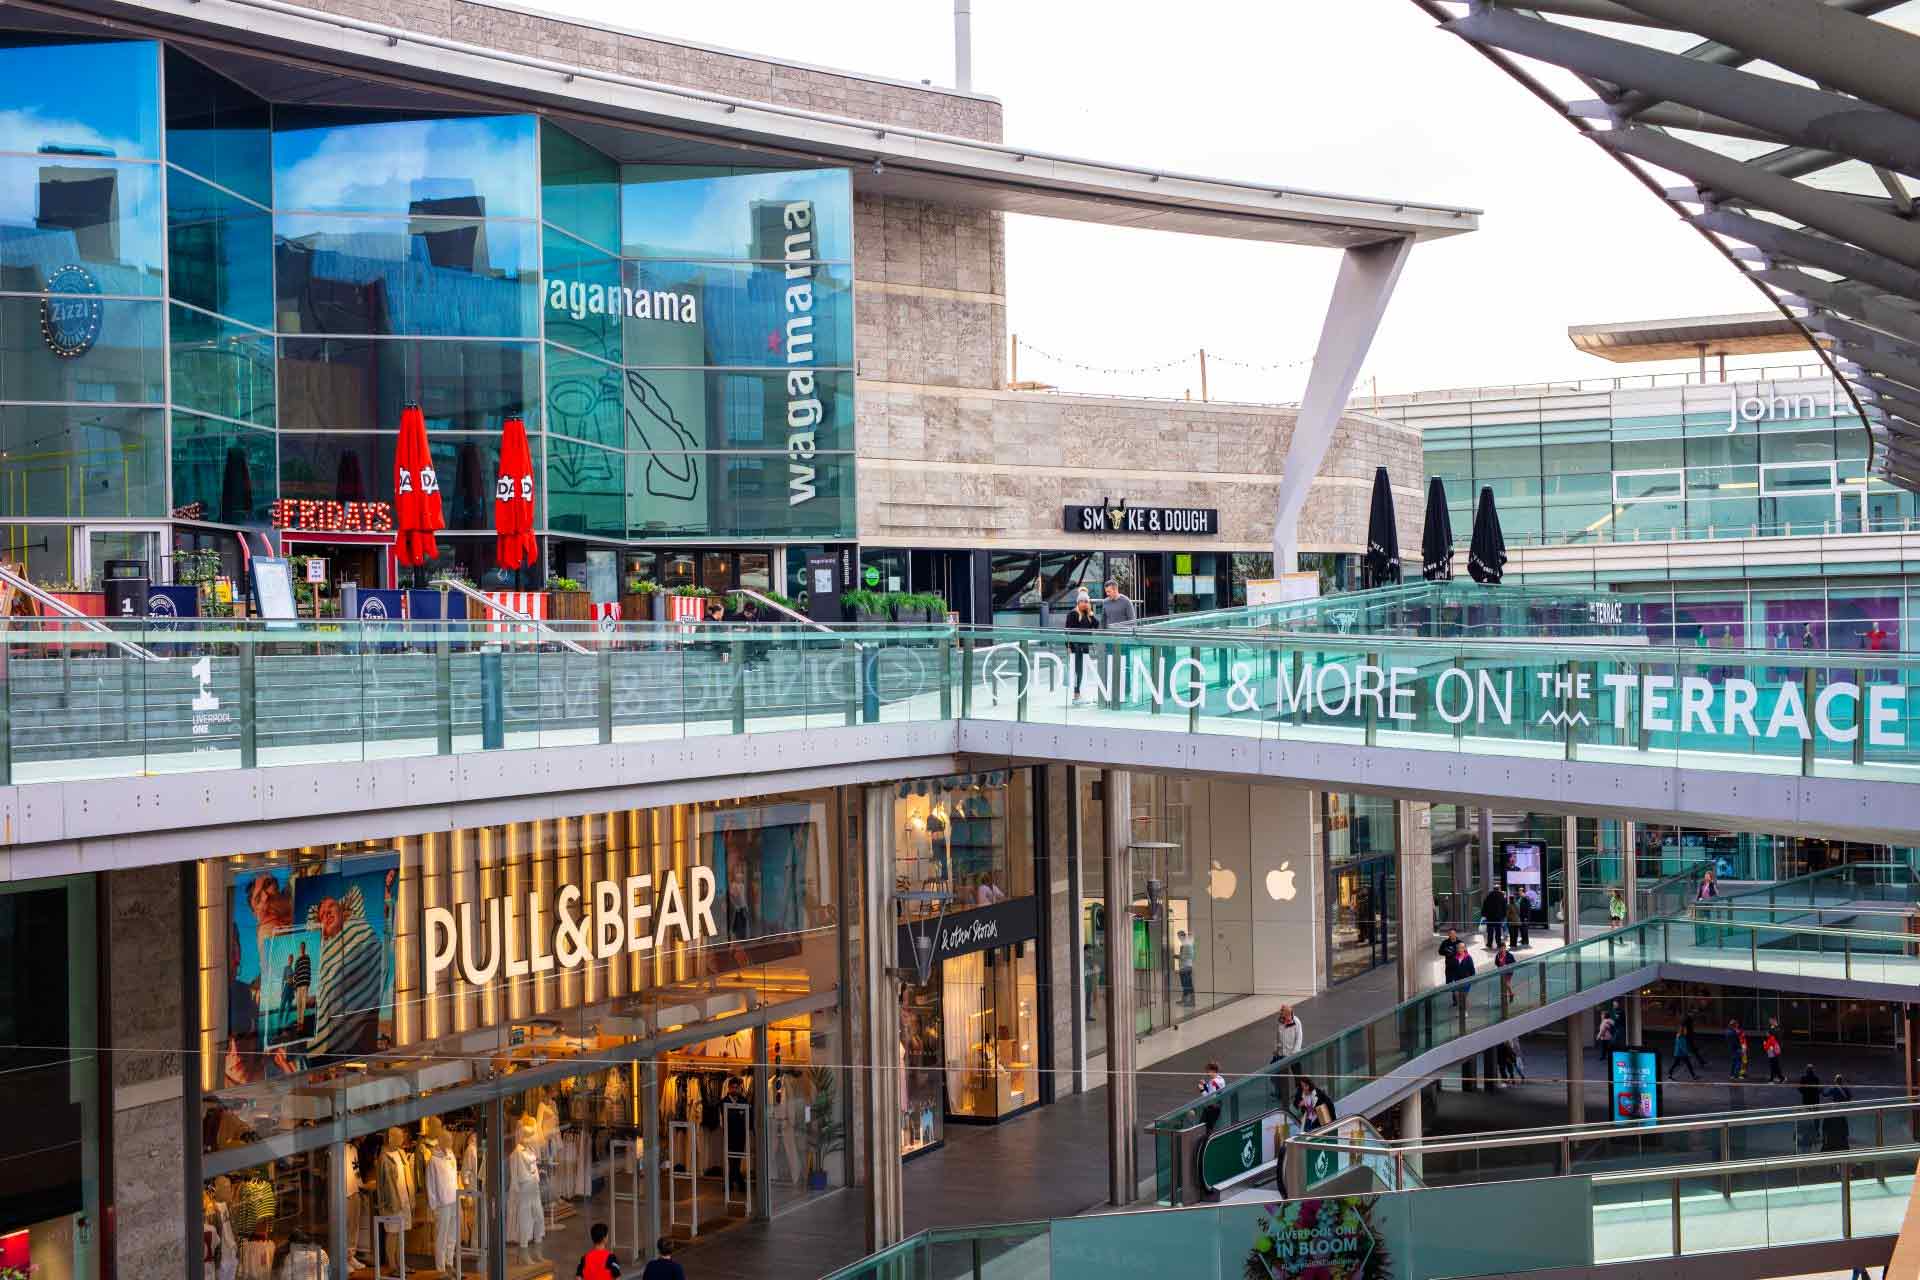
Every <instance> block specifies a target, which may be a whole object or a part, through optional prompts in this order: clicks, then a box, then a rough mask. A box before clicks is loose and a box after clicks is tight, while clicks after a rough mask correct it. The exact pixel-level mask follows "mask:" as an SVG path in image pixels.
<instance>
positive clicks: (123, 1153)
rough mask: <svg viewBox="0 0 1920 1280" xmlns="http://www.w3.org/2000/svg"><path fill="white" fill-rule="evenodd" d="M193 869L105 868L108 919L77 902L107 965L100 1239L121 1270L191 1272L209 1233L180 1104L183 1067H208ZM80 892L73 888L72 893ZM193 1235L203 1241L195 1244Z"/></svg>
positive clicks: (103, 911)
mask: <svg viewBox="0 0 1920 1280" xmlns="http://www.w3.org/2000/svg"><path fill="white" fill-rule="evenodd" d="M192 870H193V869H192V868H190V867H188V868H184V869H183V868H181V867H176V866H160V867H140V868H137V869H133V870H124V871H107V872H102V873H100V874H99V875H98V876H97V877H95V893H96V894H99V895H101V900H100V902H99V918H98V919H97V920H89V919H84V918H78V914H79V913H78V911H77V908H70V912H69V918H70V920H71V923H72V926H73V927H75V928H81V927H83V928H84V932H76V933H73V934H71V935H70V936H71V937H72V938H74V939H76V940H77V939H85V940H87V941H88V942H91V941H92V939H94V938H96V937H97V938H98V939H99V941H98V944H97V945H98V947H99V951H98V956H99V962H100V963H101V965H102V966H103V970H104V971H103V973H102V974H101V981H102V982H103V983H104V985H105V987H106V992H105V996H106V1004H107V1008H106V1018H107V1022H108V1032H109V1034H110V1035H111V1037H112V1039H111V1041H110V1043H111V1045H112V1047H113V1050H114V1052H112V1053H110V1054H104V1055H101V1056H102V1058H103V1059H105V1061H103V1062H102V1063H101V1065H100V1066H99V1067H98V1070H100V1071H102V1072H105V1073H107V1077H108V1083H109V1084H110V1085H111V1090H110V1092H109V1093H108V1094H107V1096H108V1097H109V1098H110V1099H111V1102H112V1108H113V1114H112V1116H111V1119H110V1124H111V1127H110V1128H106V1129H103V1132H102V1135H101V1136H102V1138H103V1139H105V1138H107V1137H108V1136H109V1135H111V1142H112V1148H113V1154H112V1170H113V1174H112V1183H111V1185H110V1186H105V1187H102V1188H101V1201H102V1206H101V1207H102V1209H103V1210H104V1211H105V1212H106V1214H107V1215H108V1221H106V1222H97V1223H95V1224H94V1227H95V1230H96V1232H99V1233H100V1234H99V1236H98V1239H99V1241H100V1244H99V1245H96V1246H94V1247H95V1248H96V1249H98V1250H99V1253H98V1254H96V1256H100V1255H106V1256H103V1257H101V1261H102V1262H107V1263H110V1264H111V1265H112V1266H113V1268H114V1272H115V1274H117V1275H120V1276H158V1275H175V1276H185V1275H186V1274H187V1270H188V1256H189V1253H190V1252H191V1253H195V1254H197V1252H198V1249H197V1246H198V1244H199V1241H200V1232H199V1226H198V1224H199V1220H200V1211H199V1208H198V1207H197V1206H198V1204H199V1195H200V1189H199V1188H198V1187H193V1188H191V1189H189V1188H188V1187H187V1185H186V1180H185V1177H184V1171H185V1170H186V1169H187V1168H189V1157H188V1153H187V1147H188V1143H189V1141H191V1142H192V1143H194V1144H195V1146H194V1161H195V1162H197V1159H198V1145H197V1144H198V1143H199V1140H200V1128H199V1124H198V1117H195V1118H194V1122H193V1123H192V1124H191V1125H189V1123H188V1120H187V1116H186V1113H185V1108H184V1106H183V1104H182V1098H183V1097H184V1096H186V1095H187V1093H188V1090H187V1085H186V1079H185V1072H186V1071H189V1070H192V1071H198V1070H200V1069H201V1061H200V1055H199V1054H198V1052H197V1049H198V1044H197V1041H198V1038H199V1037H198V1034H197V1021H198V1020H197V1017H196V1014H195V1010H194V1009H193V1008H192V1007H191V1006H189V1005H187V1004H186V1003H185V999H186V991H187V986H188V985H189V983H188V981H187V980H186V979H185V978H183V975H182V973H181V969H182V966H183V964H184V963H185V960H186V957H188V956H190V955H192V954H193V951H192V948H191V946H190V945H189V940H188V939H187V938H183V937H182V936H181V928H182V923H183V910H182V901H183V895H184V894H185V893H186V886H185V884H184V883H183V874H192ZM78 896H79V895H78V894H77V893H70V894H69V902H70V903H71V902H73V900H74V899H75V898H77V897H78ZM72 954H73V951H72V949H71V948H70V950H69V955H72ZM76 1043H79V1044H87V1043H92V1040H91V1039H88V1040H81V1041H76ZM196 1087H197V1086H196ZM0 1092H4V1091H0ZM103 1119H105V1117H103ZM29 1182H31V1178H29ZM189 1193H191V1196H192V1198H191V1199H189ZM190 1205H191V1206H194V1207H193V1208H192V1210H191V1215H192V1216H191V1217H189V1206H190ZM189 1240H191V1241H192V1243H193V1244H194V1245H195V1246H196V1248H195V1249H193V1250H189V1248H188V1242H189ZM104 1270H105V1268H104V1267H103V1268H102V1271H103V1272H104Z"/></svg>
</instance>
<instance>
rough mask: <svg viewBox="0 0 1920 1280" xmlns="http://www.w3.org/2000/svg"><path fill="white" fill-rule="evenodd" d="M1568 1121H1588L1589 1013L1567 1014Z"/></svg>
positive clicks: (1569, 1122) (1576, 1122) (1577, 1122)
mask: <svg viewBox="0 0 1920 1280" xmlns="http://www.w3.org/2000/svg"><path fill="white" fill-rule="evenodd" d="M1563 1025H1564V1027H1565V1029H1566V1033H1567V1123H1568V1124H1585V1123H1586V1122H1587V1015H1586V1012H1585V1010H1582V1011H1581V1012H1579V1013H1572V1014H1568V1015H1567V1020H1566V1022H1565V1023H1564V1024H1563Z"/></svg>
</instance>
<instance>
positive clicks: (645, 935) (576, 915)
mask: <svg viewBox="0 0 1920 1280" xmlns="http://www.w3.org/2000/svg"><path fill="white" fill-rule="evenodd" d="M688 881H689V885H690V888H691V890H692V895H693V896H692V900H691V901H690V902H689V901H688V899H687V897H686V895H685V894H684V893H683V892H682V891H681V888H680V876H679V873H678V872H674V871H667V872H664V873H662V875H661V877H660V891H659V893H658V894H657V895H656V894H655V893H654V891H653V887H654V886H653V877H652V876H651V875H638V876H628V877H626V878H625V879H624V880H602V881H600V882H599V883H597V884H595V885H594V886H593V888H592V889H591V891H590V892H589V894H588V895H585V896H583V895H582V893H581V890H580V886H579V885H573V884H570V885H564V886H562V887H561V889H560V892H559V893H558V894H557V895H555V897H554V902H553V915H552V917H551V919H550V920H549V918H548V917H546V916H544V915H543V914H542V913H541V909H540V908H541V895H540V894H538V893H529V894H527V895H526V899H525V902H524V903H523V902H522V900H521V899H520V898H518V897H500V898H490V899H488V900H487V902H486V903H485V904H484V909H482V907H481V906H480V905H476V904H475V903H471V902H463V903H461V904H460V905H459V906H457V907H428V908H427V909H426V913H425V927H426V942H427V994H428V995H433V994H434V993H435V992H436V991H438V990H439V989H440V983H441V975H442V974H444V973H446V972H447V971H448V970H450V969H452V968H453V967H454V965H455V963H456V962H457V963H458V965H459V969H460V976H461V977H462V978H465V979H466V980H467V981H468V982H469V983H471V984H472V985H474V986H476V987H480V986H485V985H486V984H487V983H489V982H491V981H493V979H494V978H495V977H496V976H498V977H504V978H521V977H525V976H527V975H528V974H535V973H546V972H549V971H551V970H553V969H555V968H559V969H578V968H580V967H581V966H582V965H585V964H587V963H588V962H589V961H593V960H611V959H613V958H614V957H615V956H618V955H620V954H622V953H626V954H630V955H637V954H640V953H643V952H648V951H653V950H656V949H660V950H664V949H665V948H666V947H667V946H669V945H671V944H672V943H673V942H674V941H675V935H677V937H678V942H679V944H680V945H682V946H685V945H690V944H692V943H694V942H697V941H699V940H700V939H701V938H710V937H712V936H714V934H716V933H718V932H719V930H718V929H716V928H715V927H714V923H713V900H714V879H713V869H712V868H710V867H694V868H693V869H692V870H691V871H689V872H688ZM523 906H524V908H525V914H522V907H523ZM543 924H544V925H546V927H542V925H543Z"/></svg>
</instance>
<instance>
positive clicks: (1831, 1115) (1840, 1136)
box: [1820, 1071, 1853, 1151]
mask: <svg viewBox="0 0 1920 1280" xmlns="http://www.w3.org/2000/svg"><path fill="white" fill-rule="evenodd" d="M1820 1101H1822V1102H1824V1103H1826V1104H1828V1105H1829V1106H1834V1105H1838V1104H1839V1103H1842V1102H1852V1101H1853V1090H1851V1089H1849V1088H1847V1078H1846V1077H1845V1076H1843V1075H1841V1074H1840V1073H1839V1072H1838V1071H1836V1072H1834V1073H1833V1083H1832V1084H1830V1085H1828V1086H1827V1087H1826V1088H1825V1089H1823V1090H1821V1091H1820ZM1851 1145H1852V1142H1851V1135H1850V1134H1849V1132H1848V1125H1847V1117H1846V1116H1845V1115H1844V1114H1839V1113H1835V1112H1828V1113H1827V1114H1826V1115H1824V1116H1822V1117H1821V1118H1820V1149H1821V1150H1822V1151H1845V1150H1847V1148H1848V1147H1850V1146H1851Z"/></svg>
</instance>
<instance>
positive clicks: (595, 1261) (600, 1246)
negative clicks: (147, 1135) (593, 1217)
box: [573, 1222, 620, 1280]
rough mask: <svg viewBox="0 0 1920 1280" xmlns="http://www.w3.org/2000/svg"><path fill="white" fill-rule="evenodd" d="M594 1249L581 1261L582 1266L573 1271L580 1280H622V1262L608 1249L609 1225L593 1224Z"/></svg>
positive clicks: (588, 1251)
mask: <svg viewBox="0 0 1920 1280" xmlns="http://www.w3.org/2000/svg"><path fill="white" fill-rule="evenodd" d="M590 1234H591V1235H592V1237H593V1247H592V1248H591V1249H588V1250H587V1252H586V1255H585V1256H584V1257H582V1258H581V1259H580V1265H579V1266H577V1267H575V1268H574V1269H573V1274H574V1275H575V1276H577V1277H578V1278H579V1280H620V1260H619V1259H618V1258H616V1257H614V1256H613V1250H611V1249H609V1248H607V1224H606V1223H604V1222H596V1223H594V1224H593V1231H592V1232H591V1233H590Z"/></svg>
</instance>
